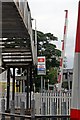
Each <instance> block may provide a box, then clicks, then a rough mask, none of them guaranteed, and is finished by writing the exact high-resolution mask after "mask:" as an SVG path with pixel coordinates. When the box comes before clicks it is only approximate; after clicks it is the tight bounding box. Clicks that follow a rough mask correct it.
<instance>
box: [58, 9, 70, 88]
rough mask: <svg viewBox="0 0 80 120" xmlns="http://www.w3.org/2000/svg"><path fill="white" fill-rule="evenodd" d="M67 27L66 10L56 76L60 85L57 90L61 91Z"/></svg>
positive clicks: (66, 11)
mask: <svg viewBox="0 0 80 120" xmlns="http://www.w3.org/2000/svg"><path fill="white" fill-rule="evenodd" d="M67 25H68V10H65V24H64V34H63V40H62V53H61V58H60V73H59V76H58V83H60V86H59V90H60V89H61V85H62V78H63V62H64V57H65V48H66V36H67Z"/></svg>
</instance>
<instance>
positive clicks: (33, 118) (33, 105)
mask: <svg viewBox="0 0 80 120" xmlns="http://www.w3.org/2000/svg"><path fill="white" fill-rule="evenodd" d="M31 120H35V100H34V99H33V100H31Z"/></svg>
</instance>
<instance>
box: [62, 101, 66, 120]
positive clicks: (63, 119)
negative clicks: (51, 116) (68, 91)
mask: <svg viewBox="0 0 80 120" xmlns="http://www.w3.org/2000/svg"><path fill="white" fill-rule="evenodd" d="M66 114H67V107H66V102H62V115H66ZM62 120H67V118H62Z"/></svg>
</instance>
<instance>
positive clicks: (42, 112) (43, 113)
mask: <svg viewBox="0 0 80 120" xmlns="http://www.w3.org/2000/svg"><path fill="white" fill-rule="evenodd" d="M41 114H42V115H45V114H46V104H45V102H42V111H41ZM45 119H46V118H42V119H41V120H45Z"/></svg>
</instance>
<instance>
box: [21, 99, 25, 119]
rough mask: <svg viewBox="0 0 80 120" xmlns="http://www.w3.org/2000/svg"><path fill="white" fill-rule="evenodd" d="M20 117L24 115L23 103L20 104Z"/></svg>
mask: <svg viewBox="0 0 80 120" xmlns="http://www.w3.org/2000/svg"><path fill="white" fill-rule="evenodd" d="M20 115H25V103H24V102H22V101H21V102H20ZM24 119H25V118H24V117H20V120H24Z"/></svg>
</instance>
